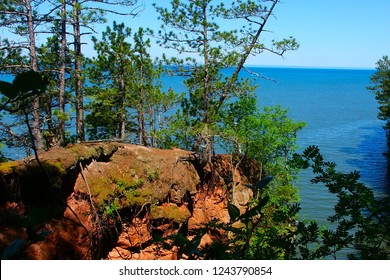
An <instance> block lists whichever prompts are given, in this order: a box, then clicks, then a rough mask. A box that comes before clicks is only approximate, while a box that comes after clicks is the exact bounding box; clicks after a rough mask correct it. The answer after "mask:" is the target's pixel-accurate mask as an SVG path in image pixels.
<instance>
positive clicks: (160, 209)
mask: <svg viewBox="0 0 390 280" xmlns="http://www.w3.org/2000/svg"><path fill="white" fill-rule="evenodd" d="M150 216H151V218H152V219H155V220H156V219H167V220H171V221H174V222H185V221H187V220H188V219H189V218H190V217H191V213H190V211H188V209H187V208H186V207H184V206H182V207H179V206H177V205H176V204H173V203H164V204H163V205H161V206H157V205H152V206H151V207H150Z"/></svg>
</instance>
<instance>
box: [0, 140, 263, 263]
mask: <svg viewBox="0 0 390 280" xmlns="http://www.w3.org/2000/svg"><path fill="white" fill-rule="evenodd" d="M42 166H43V168H42V167H40V166H39V165H38V164H37V163H36V162H35V161H34V160H30V161H28V160H24V161H15V162H8V163H3V164H0V204H1V206H0V219H1V224H0V252H3V253H4V252H5V254H6V256H8V257H12V258H21V259H179V258H185V257H186V256H185V255H183V254H182V252H181V250H180V248H177V247H175V246H172V247H171V248H164V247H161V246H158V245H157V243H156V241H157V240H161V239H164V238H169V236H172V235H173V234H177V233H180V234H181V235H182V236H185V237H187V238H191V237H192V235H193V234H194V230H195V229H198V228H201V227H203V226H204V225H205V224H206V223H207V222H209V221H211V220H212V219H218V220H220V221H228V219H229V215H228V211H227V204H228V202H233V203H234V204H235V205H236V206H238V207H239V208H240V209H242V210H243V209H244V206H245V205H246V204H247V203H248V201H249V199H250V197H251V196H252V192H251V190H250V189H249V188H247V187H245V186H244V185H243V184H244V183H253V182H255V181H256V180H257V179H258V176H259V170H258V168H257V167H256V165H254V164H253V163H252V162H248V163H245V162H243V163H242V164H241V165H240V168H239V169H238V170H236V169H235V167H234V165H232V163H231V157H230V156H227V155H219V156H216V157H215V158H214V160H213V163H212V164H211V165H210V164H209V165H206V166H205V167H200V166H199V165H198V164H197V162H196V159H195V157H194V155H193V154H192V153H191V152H188V151H184V150H180V149H172V150H159V149H150V148H146V147H143V146H137V145H130V144H120V143H84V144H75V145H72V146H69V147H66V148H56V149H53V150H50V151H49V152H47V153H45V154H44V155H43V156H42ZM215 238H220V236H219V235H213V233H210V232H209V233H207V232H206V233H205V234H204V235H203V237H202V242H201V243H200V244H199V246H204V245H205V244H207V243H210V242H212V241H213V239H215Z"/></svg>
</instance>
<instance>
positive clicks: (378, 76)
mask: <svg viewBox="0 0 390 280" xmlns="http://www.w3.org/2000/svg"><path fill="white" fill-rule="evenodd" d="M371 83H372V86H369V87H368V89H369V90H370V91H371V92H373V93H374V94H375V98H376V100H377V101H378V103H379V112H378V118H379V119H381V120H384V121H385V122H386V123H385V126H384V129H385V131H386V134H387V138H388V142H389V144H390V59H389V57H388V56H384V57H383V58H382V59H380V60H379V61H378V62H377V67H376V72H375V74H374V75H372V77H371Z"/></svg>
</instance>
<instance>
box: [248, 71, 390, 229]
mask: <svg viewBox="0 0 390 280" xmlns="http://www.w3.org/2000/svg"><path fill="white" fill-rule="evenodd" d="M253 70H257V71H260V72H261V73H262V75H264V76H267V77H269V78H272V79H274V80H276V82H272V81H268V80H259V81H258V83H259V85H260V86H259V88H258V90H257V96H258V102H259V105H260V106H264V105H266V106H268V105H276V104H280V105H282V106H283V107H285V108H289V116H290V117H291V118H292V119H294V120H300V121H304V122H305V123H306V127H305V128H304V129H303V130H302V131H301V132H300V133H299V134H298V144H299V146H300V147H301V150H303V149H304V148H306V147H307V146H309V145H317V146H319V148H320V150H321V153H322V154H323V155H324V157H325V159H326V160H329V161H333V162H336V163H337V165H338V169H339V170H340V171H343V172H349V171H352V170H358V171H359V172H360V174H361V181H362V182H364V183H365V184H366V185H367V186H370V187H371V188H372V189H374V190H375V192H377V193H386V192H388V190H389V189H388V178H387V160H386V157H385V156H384V153H386V151H387V144H386V136H385V132H384V130H383V128H382V126H383V124H384V123H383V121H380V120H378V119H377V113H378V109H377V107H378V105H377V102H376V100H375V97H374V94H373V93H371V92H369V91H368V90H367V89H366V87H367V86H368V85H369V84H370V76H371V75H372V74H373V73H374V71H375V70H349V69H348V70H347V69H307V68H256V69H253ZM312 176H313V175H312V173H311V171H307V172H306V171H305V172H302V173H301V174H300V180H299V181H298V182H297V185H298V186H299V189H300V197H301V206H302V211H301V215H302V217H303V218H314V219H317V220H318V221H319V222H321V223H324V224H327V220H326V218H327V217H328V216H329V215H330V214H332V213H333V205H334V203H335V201H336V200H335V197H334V196H333V195H331V194H329V193H328V192H327V190H326V188H324V187H321V186H319V185H313V184H311V183H310V182H309V180H310V178H312Z"/></svg>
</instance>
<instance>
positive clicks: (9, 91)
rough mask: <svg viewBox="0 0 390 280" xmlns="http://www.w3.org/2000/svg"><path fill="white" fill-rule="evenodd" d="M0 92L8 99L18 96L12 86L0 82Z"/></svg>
mask: <svg viewBox="0 0 390 280" xmlns="http://www.w3.org/2000/svg"><path fill="white" fill-rule="evenodd" d="M0 92H1V93H2V94H4V95H5V96H7V97H8V98H10V99H13V98H15V97H16V96H17V94H18V90H17V89H16V87H15V86H14V85H13V84H11V83H8V82H4V81H0Z"/></svg>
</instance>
